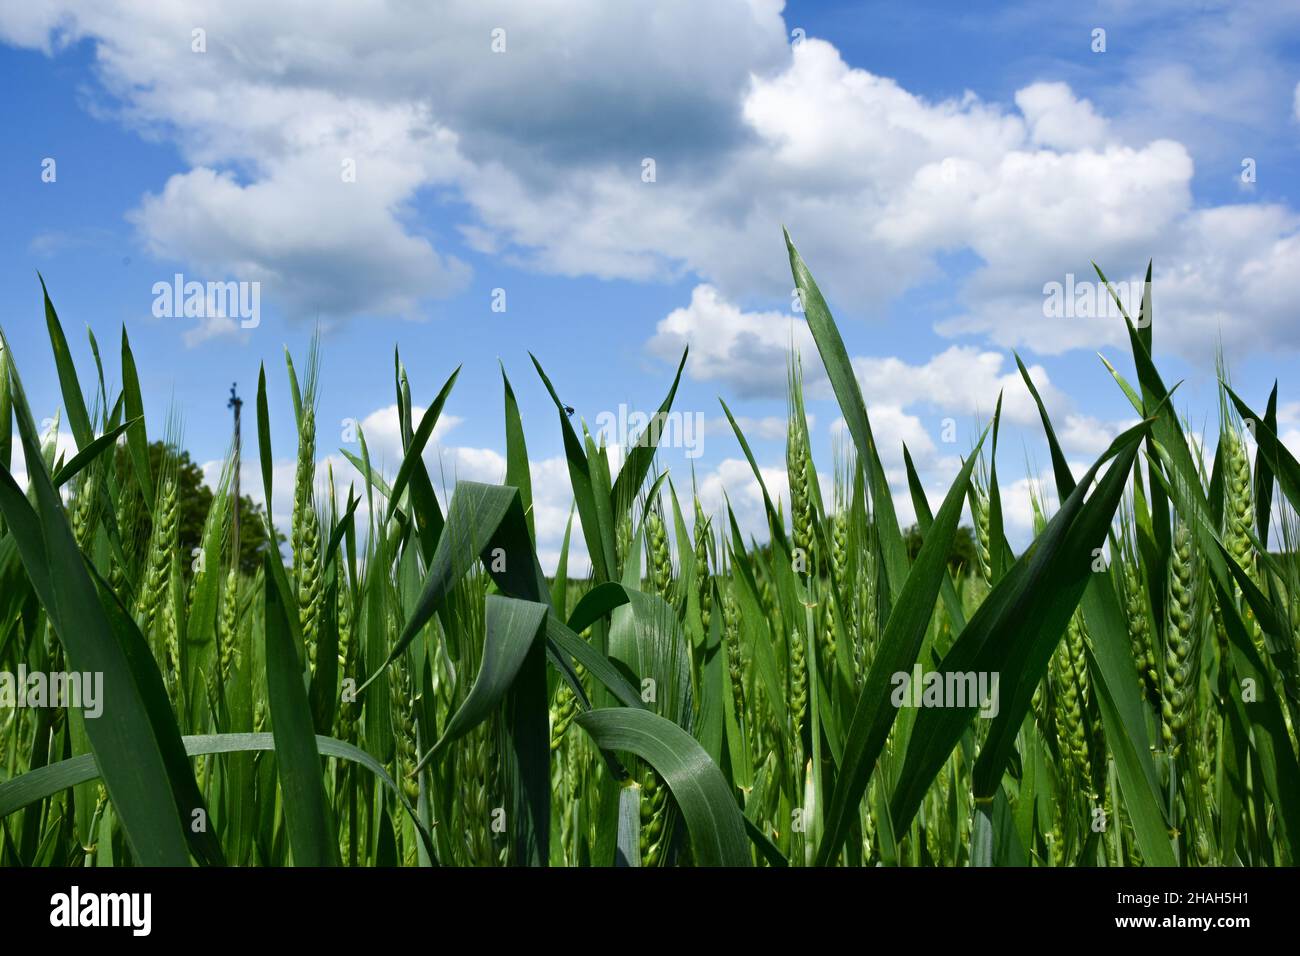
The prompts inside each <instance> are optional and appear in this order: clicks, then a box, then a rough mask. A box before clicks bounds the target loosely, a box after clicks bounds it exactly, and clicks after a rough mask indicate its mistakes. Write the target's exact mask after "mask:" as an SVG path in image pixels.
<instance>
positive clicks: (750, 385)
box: [646, 285, 821, 398]
mask: <svg viewBox="0 0 1300 956" xmlns="http://www.w3.org/2000/svg"><path fill="white" fill-rule="evenodd" d="M688 345H689V346H690V349H691V355H690V359H689V361H688V362H687V366H686V367H687V373H688V374H689V375H690V376H691V377H692V378H695V379H698V380H700V381H721V382H725V383H726V384H727V385H728V386H730V387H731V388H732V389H734V390H735V391H736V392H737V393H739V395H740V396H741V397H742V398H744V397H752V396H756V395H774V394H783V393H784V391H785V387H786V380H787V375H788V371H787V370H788V366H789V354H790V348H791V346H792V345H793V346H794V348H795V349H796V350H797V351H798V352H799V353H800V354H802V355H807V356H810V357H812V356H815V355H816V354H817V346H816V343H814V342H813V338H812V333H811V332H810V331H809V330H808V325H807V323H806V322H804V321H803V320H802V319H800V318H796V317H795V316H794V315H793V313H782V312H744V311H742V310H741V309H740V308H739V307H738V306H736V305H734V304H733V303H731V302H729V301H727V300H726V299H724V298H723V297H722V295H721V294H720V293H719V292H718V290H717V289H716V288H714V287H713V286H711V285H698V286H696V287H695V289H694V291H692V292H691V302H690V305H688V306H685V307H684V308H680V309H674V310H673V311H672V312H670V313H668V315H667V316H666V317H665V318H664V319H662V320H661V321H660V322H659V324H658V325H657V326H656V327H655V335H654V337H653V338H652V339H651V340H650V341H649V342H648V343H647V346H646V347H647V349H648V350H649V351H650V353H651V354H652V355H656V356H659V357H660V358H664V359H669V360H675V359H676V358H678V357H680V356H681V353H682V349H683V348H685V347H686V346H688ZM804 371H805V373H806V374H808V375H813V376H817V375H820V374H821V365H820V362H814V363H811V364H809V365H805V367H804Z"/></svg>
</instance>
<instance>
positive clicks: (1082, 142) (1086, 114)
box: [1016, 83, 1110, 149]
mask: <svg viewBox="0 0 1300 956" xmlns="http://www.w3.org/2000/svg"><path fill="white" fill-rule="evenodd" d="M1016 106H1017V107H1019V108H1020V112H1021V113H1022V114H1023V115H1024V117H1025V122H1026V123H1028V124H1029V138H1030V140H1031V141H1032V142H1033V143H1034V144H1035V145H1038V146H1046V147H1048V148H1049V149H1086V148H1089V147H1092V148H1097V147H1101V146H1105V145H1106V143H1107V141H1108V140H1109V139H1110V130H1109V128H1108V125H1107V123H1106V120H1105V119H1103V118H1102V117H1100V116H1098V115H1097V113H1096V111H1095V110H1094V109H1093V106H1092V103H1090V102H1088V101H1087V100H1079V99H1075V97H1074V93H1073V92H1071V90H1070V87H1069V86H1068V85H1067V84H1065V83H1035V84H1033V85H1032V86H1026V87H1025V88H1024V89H1022V90H1018V91H1017V92H1016Z"/></svg>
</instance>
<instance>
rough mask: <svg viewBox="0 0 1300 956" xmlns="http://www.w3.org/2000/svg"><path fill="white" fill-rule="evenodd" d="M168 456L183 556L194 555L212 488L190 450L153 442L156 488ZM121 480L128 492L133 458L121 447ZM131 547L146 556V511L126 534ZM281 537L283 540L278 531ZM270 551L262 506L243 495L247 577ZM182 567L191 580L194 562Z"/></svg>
mask: <svg viewBox="0 0 1300 956" xmlns="http://www.w3.org/2000/svg"><path fill="white" fill-rule="evenodd" d="M166 456H170V457H171V459H172V461H173V462H174V463H175V468H176V484H177V495H178V504H179V512H180V515H179V520H178V524H179V526H180V531H179V536H180V553H181V555H182V556H183V557H184V556H188V555H190V554H193V553H194V549H195V548H197V547H199V545H200V543H201V542H202V540H203V525H204V523H205V522H206V521H207V519H208V511H209V510H210V509H211V508H212V497H213V495H212V489H211V488H209V487H208V486H207V485H206V484H204V482H203V470H202V469H201V468H200V467H199V466H198V465H196V464H195V463H194V461H193V459H191V458H190V453H189V452H188V451H184V450H181V451H180V452H179V453H178V452H177V450H176V449H174V448H168V446H166V445H165V444H164V443H163V442H160V441H156V442H151V443H150V445H149V471H150V472H151V473H152V475H153V480H154V484H155V487H156V486H157V483H158V481H159V479H160V475H161V472H162V464H163V461H164V460H165V458H166ZM116 464H117V478H118V482H119V487H122V488H123V493H126V491H125V489H126V487H127V485H126V483H127V482H133V481H134V479H133V478H132V476H131V459H130V455H129V454H128V452H127V450H126V448H124V447H122V446H119V447H118V449H117V462H116ZM123 534H124V535H125V537H126V540H127V543H128V546H130V545H132V544H133V545H134V548H135V550H134V552H133V553H135V554H142V553H144V549H145V548H147V547H148V546H149V534H150V522H149V516H148V514H147V513H145V512H144V511H143V510H142V511H141V512H140V514H139V516H138V518H137V520H136V521H135V522H134V526H133V528H132V529H130V530H125V529H124V531H123ZM276 537H277V538H281V539H282V538H283V535H280V534H279V533H278V532H277V535H276ZM266 549H267V537H266V520H265V518H264V517H263V510H262V506H261V505H259V504H257V503H255V502H254V501H253V499H251V498H249V497H248V496H247V495H243V496H241V497H240V500H239V568H240V571H241V572H242V573H244V574H254V573H255V572H256V571H257V569H258V568H260V567H261V566H262V555H263V553H264V552H265V551H266ZM181 567H182V568H184V570H185V574H186V576H187V577H188V576H189V574H190V562H189V561H188V560H183V561H181Z"/></svg>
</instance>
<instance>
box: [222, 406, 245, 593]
mask: <svg viewBox="0 0 1300 956" xmlns="http://www.w3.org/2000/svg"><path fill="white" fill-rule="evenodd" d="M235 385H236V383H235V382H231V383H230V401H228V402H226V407H227V408H233V409H234V410H235V475H234V484H235V494H234V499H235V504H234V515H235V521H234V527H233V529H232V532H231V539H232V540H231V547H230V553H231V555H232V556H233V560H234V567H235V573H236V574H238V573H239V447H240V446H239V410H240V409H241V408H243V407H244V400H243V399H242V398H240V397H239V396H238V395H236V394H235Z"/></svg>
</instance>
